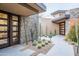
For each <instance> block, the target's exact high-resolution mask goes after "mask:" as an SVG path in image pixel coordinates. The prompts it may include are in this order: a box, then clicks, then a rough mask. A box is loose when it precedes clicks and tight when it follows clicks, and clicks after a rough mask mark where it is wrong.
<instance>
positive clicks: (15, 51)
mask: <svg viewBox="0 0 79 59" xmlns="http://www.w3.org/2000/svg"><path fill="white" fill-rule="evenodd" d="M22 48H24V46H23V45H15V46H11V47H7V48H4V49H0V56H31V55H32V54H33V53H34V52H35V51H33V50H31V49H26V50H24V51H21V49H22Z"/></svg>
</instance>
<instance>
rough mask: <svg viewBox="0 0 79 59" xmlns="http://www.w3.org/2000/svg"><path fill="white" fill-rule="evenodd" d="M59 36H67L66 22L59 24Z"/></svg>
mask: <svg viewBox="0 0 79 59" xmlns="http://www.w3.org/2000/svg"><path fill="white" fill-rule="evenodd" d="M59 34H60V35H65V21H64V22H60V23H59Z"/></svg>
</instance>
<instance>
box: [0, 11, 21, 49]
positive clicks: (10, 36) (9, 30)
mask: <svg viewBox="0 0 79 59" xmlns="http://www.w3.org/2000/svg"><path fill="white" fill-rule="evenodd" d="M0 13H5V14H7V15H8V19H7V22H8V24H7V26H8V27H7V28H8V30H7V33H8V34H7V36H8V37H7V38H6V39H7V44H1V45H0V49H1V48H5V47H9V46H12V45H14V44H12V32H11V31H12V27H13V26H12V23H11V22H12V15H14V16H17V17H18V42H17V44H19V43H20V23H21V16H20V15H16V14H13V13H9V12H6V11H2V10H0Z"/></svg>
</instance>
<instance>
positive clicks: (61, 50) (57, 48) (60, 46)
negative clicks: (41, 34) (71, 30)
mask: <svg viewBox="0 0 79 59" xmlns="http://www.w3.org/2000/svg"><path fill="white" fill-rule="evenodd" d="M52 41H53V42H54V43H55V45H54V46H53V47H52V48H51V49H50V50H49V51H48V53H47V54H46V55H48V56H73V55H74V51H73V46H72V45H69V44H68V43H67V42H66V41H64V36H60V35H57V36H55V37H53V38H52Z"/></svg>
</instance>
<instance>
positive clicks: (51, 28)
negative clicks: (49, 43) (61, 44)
mask: <svg viewBox="0 0 79 59" xmlns="http://www.w3.org/2000/svg"><path fill="white" fill-rule="evenodd" d="M39 21H40V23H41V34H42V35H46V31H47V35H49V34H50V32H52V33H54V32H55V30H56V33H57V34H59V25H58V24H55V23H52V19H50V18H40V19H39ZM46 29H47V30H46Z"/></svg>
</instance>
